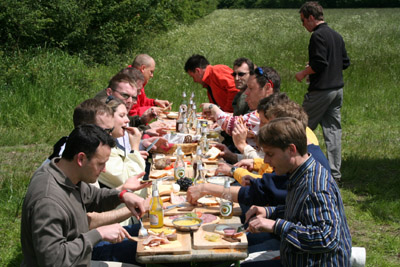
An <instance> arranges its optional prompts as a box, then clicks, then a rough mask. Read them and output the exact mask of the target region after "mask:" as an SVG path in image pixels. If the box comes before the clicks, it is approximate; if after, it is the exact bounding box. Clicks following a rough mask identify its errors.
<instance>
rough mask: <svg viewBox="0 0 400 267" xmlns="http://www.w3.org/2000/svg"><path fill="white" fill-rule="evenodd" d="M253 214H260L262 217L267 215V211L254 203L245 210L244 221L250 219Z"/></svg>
mask: <svg viewBox="0 0 400 267" xmlns="http://www.w3.org/2000/svg"><path fill="white" fill-rule="evenodd" d="M255 216H262V217H263V218H265V217H267V211H266V210H265V208H264V207H259V206H255V205H253V206H251V207H250V209H249V210H248V211H247V212H246V217H245V218H246V219H245V223H246V222H248V221H250V219H251V218H253V217H255Z"/></svg>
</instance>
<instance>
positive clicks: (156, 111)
mask: <svg viewBox="0 0 400 267" xmlns="http://www.w3.org/2000/svg"><path fill="white" fill-rule="evenodd" d="M161 112H162V111H161V108H159V107H151V108H149V109H147V110H146V111H145V112H143V114H142V116H141V117H140V119H141V121H142V122H143V123H145V124H147V123H149V122H150V121H151V120H153V119H155V118H156V117H157V116H158V115H160V114H161Z"/></svg>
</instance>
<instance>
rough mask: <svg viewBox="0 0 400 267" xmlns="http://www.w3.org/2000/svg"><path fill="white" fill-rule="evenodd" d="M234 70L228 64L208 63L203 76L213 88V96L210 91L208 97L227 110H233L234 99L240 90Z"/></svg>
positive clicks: (205, 81) (204, 80)
mask: <svg viewBox="0 0 400 267" xmlns="http://www.w3.org/2000/svg"><path fill="white" fill-rule="evenodd" d="M232 72H233V70H232V69H231V68H229V67H228V66H226V65H214V66H211V65H208V66H207V68H206V71H205V72H204V76H203V82H204V83H205V84H207V85H208V86H209V87H210V88H211V93H212V96H213V97H211V95H210V92H208V99H209V100H210V102H211V103H214V104H216V105H218V106H219V107H220V108H221V109H222V110H223V111H225V112H233V107H232V101H233V98H234V97H235V95H236V94H237V93H238V92H239V89H237V88H236V86H235V80H234V78H233V76H232ZM213 98H214V100H215V101H214V100H213Z"/></svg>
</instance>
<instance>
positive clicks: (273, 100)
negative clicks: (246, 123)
mask: <svg viewBox="0 0 400 267" xmlns="http://www.w3.org/2000/svg"><path fill="white" fill-rule="evenodd" d="M287 101H289V97H288V95H287V94H286V93H280V92H278V93H273V94H272V95H269V96H267V97H265V98H263V99H261V100H260V102H258V106H257V111H258V113H261V112H262V113H263V114H264V116H265V113H266V112H267V111H268V110H269V109H271V108H272V107H273V106H275V105H279V104H281V103H284V102H287Z"/></svg>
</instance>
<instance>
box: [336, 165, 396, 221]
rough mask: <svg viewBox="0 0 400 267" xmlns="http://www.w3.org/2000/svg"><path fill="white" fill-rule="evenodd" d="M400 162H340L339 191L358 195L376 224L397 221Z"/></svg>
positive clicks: (360, 202) (364, 209) (361, 205)
mask: <svg viewBox="0 0 400 267" xmlns="http://www.w3.org/2000/svg"><path fill="white" fill-rule="evenodd" d="M399 177H400V159H374V160H372V159H363V158H356V157H348V158H346V159H345V160H344V161H343V163H342V181H343V184H342V185H341V187H342V188H346V189H349V190H351V191H352V192H353V193H354V194H356V195H357V200H356V201H357V202H358V204H359V205H360V208H361V209H362V210H363V211H366V212H367V211H368V212H369V213H370V214H371V215H372V216H374V217H375V218H376V219H377V220H378V221H394V222H400V195H399V192H400V181H399Z"/></svg>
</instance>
